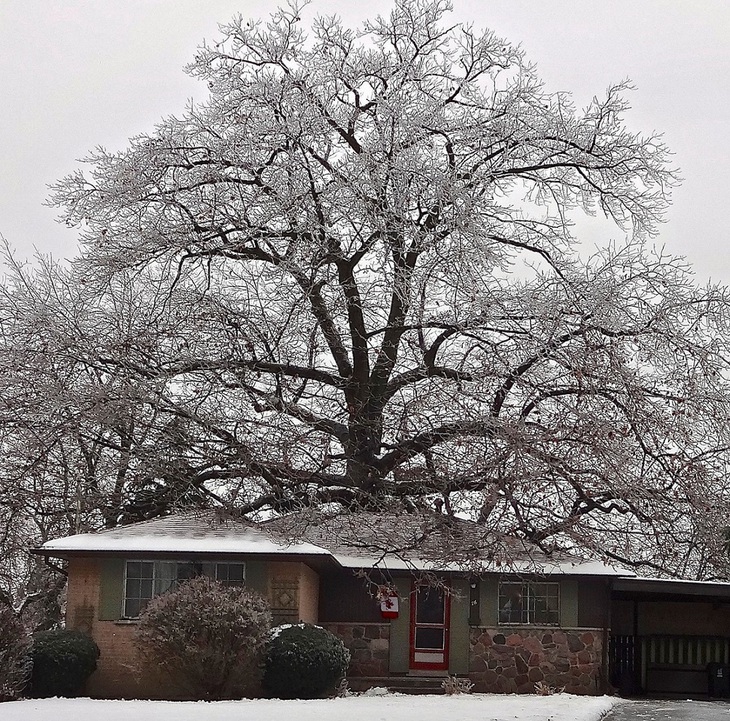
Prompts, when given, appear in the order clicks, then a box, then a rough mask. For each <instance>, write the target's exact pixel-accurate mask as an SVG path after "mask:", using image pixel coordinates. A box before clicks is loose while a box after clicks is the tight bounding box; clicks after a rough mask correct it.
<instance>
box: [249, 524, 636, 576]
mask: <svg viewBox="0 0 730 721" xmlns="http://www.w3.org/2000/svg"><path fill="white" fill-rule="evenodd" d="M263 525H264V526H265V527H272V528H275V529H276V530H277V531H279V532H280V533H284V534H286V535H289V536H294V537H300V538H302V539H303V540H305V541H309V542H310V543H314V544H315V545H317V546H321V547H322V548H327V549H328V550H329V551H330V552H331V553H332V555H333V556H334V558H335V559H336V560H337V562H338V563H339V564H340V565H341V566H343V567H344V568H353V569H358V568H380V569H383V570H385V569H387V570H389V571H400V570H407V571H454V572H478V573H519V574H538V575H551V574H563V575H574V576H578V575H580V576H632V575H634V574H633V572H632V571H627V570H626V569H624V568H617V567H615V566H612V565H609V564H607V563H604V562H603V561H601V560H599V559H590V558H582V557H580V556H579V555H578V554H577V553H576V554H574V555H569V554H566V553H558V552H554V553H550V554H548V553H546V552H545V551H543V550H542V549H541V548H539V547H538V546H537V545H535V544H532V543H529V542H527V541H525V540H524V539H519V538H516V537H514V536H510V535H505V534H502V535H500V534H496V533H494V532H492V531H490V530H487V529H485V528H484V526H481V525H479V524H477V523H474V522H472V521H468V520H465V519H461V518H452V517H449V516H446V515H443V514H440V513H437V512H428V511H424V512H420V513H419V512H414V513H400V514H394V513H367V512H359V513H345V514H340V515H335V516H329V517H327V516H324V517H317V516H316V515H304V514H300V515H299V516H287V517H283V518H280V519H276V520H274V521H271V522H268V523H265V524H263Z"/></svg>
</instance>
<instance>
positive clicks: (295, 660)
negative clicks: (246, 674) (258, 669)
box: [263, 623, 350, 698]
mask: <svg viewBox="0 0 730 721" xmlns="http://www.w3.org/2000/svg"><path fill="white" fill-rule="evenodd" d="M349 663H350V652H349V651H348V650H347V648H346V647H345V644H344V643H343V642H342V640H341V639H340V638H338V637H337V636H335V635H334V634H332V633H330V632H329V631H327V630H326V629H324V628H321V627H319V626H313V625H311V624H308V623H301V624H298V625H296V626H285V627H282V628H280V629H275V633H274V634H273V635H272V638H271V640H270V641H269V642H268V644H267V645H266V655H265V660H264V680H263V686H264V690H265V691H266V692H267V693H268V694H269V695H270V696H274V697H277V698H320V697H322V696H327V695H332V694H334V693H335V691H336V689H337V685H338V684H339V683H340V681H341V680H342V679H343V678H344V676H345V674H346V673H347V666H348V665H349Z"/></svg>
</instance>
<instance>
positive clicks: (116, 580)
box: [99, 558, 125, 621]
mask: <svg viewBox="0 0 730 721" xmlns="http://www.w3.org/2000/svg"><path fill="white" fill-rule="evenodd" d="M99 563H100V564H101V572H100V578H99V583H100V585H101V588H100V591H99V620H100V621H116V620H117V619H119V618H121V617H122V597H123V594H124V563H125V561H124V559H123V558H105V559H104V560H102V561H99Z"/></svg>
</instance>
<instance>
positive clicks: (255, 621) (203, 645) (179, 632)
mask: <svg viewBox="0 0 730 721" xmlns="http://www.w3.org/2000/svg"><path fill="white" fill-rule="evenodd" d="M270 629H271V613H270V612H269V606H268V604H267V602H266V601H265V600H264V599H263V598H261V596H259V595H258V594H257V593H255V592H253V591H251V590H249V589H247V588H244V587H240V586H224V585H222V584H221V583H218V582H217V581H214V580H212V579H210V578H207V577H205V576H200V577H198V578H193V579H191V580H189V581H186V582H185V583H181V584H180V585H179V586H178V587H177V588H174V589H172V590H170V591H168V592H167V593H164V594H162V595H161V596H157V597H155V598H153V599H152V601H150V603H149V604H148V605H147V608H146V609H145V610H144V612H143V613H142V615H141V616H140V619H139V627H138V629H137V635H136V639H135V642H136V646H137V649H138V650H139V653H140V658H141V661H142V668H143V670H145V671H147V672H157V673H161V674H162V675H163V676H165V677H166V681H167V682H168V683H172V684H173V686H177V687H178V688H177V689H176V690H177V692H178V693H179V695H181V696H183V697H186V698H194V699H203V700H217V699H223V698H241V696H244V695H247V694H250V693H252V692H253V691H256V690H258V684H259V679H260V675H261V674H260V662H261V651H262V650H263V647H264V643H265V642H266V639H267V637H268V634H269V631H270Z"/></svg>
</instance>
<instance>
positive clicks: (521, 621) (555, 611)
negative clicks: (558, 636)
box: [497, 578, 562, 627]
mask: <svg viewBox="0 0 730 721" xmlns="http://www.w3.org/2000/svg"><path fill="white" fill-rule="evenodd" d="M560 585H561V584H560V582H559V581H542V580H524V579H508V578H502V579H500V581H499V583H498V585H497V614H498V624H499V625H500V626H545V627H556V626H560V622H561V602H562V599H561V593H560V590H561V589H560ZM508 586H512V587H518V586H519V587H520V591H519V596H520V598H521V599H522V604H521V606H520V608H519V609H517V610H515V609H512V608H507V604H509V603H510V602H511V601H512V599H513V598H514V595H513V594H514V591H511V592H510V593H507V592H506V590H505V587H508ZM540 587H541V589H540V590H541V591H542V592H540V593H537V590H538V588H540ZM551 592H552V593H551ZM551 602H554V604H555V608H551ZM538 603H540V604H544V607H543V608H538V607H537V605H538ZM514 614H519V618H517V619H516V620H514V619H513V616H514ZM538 614H539V615H540V616H541V617H538Z"/></svg>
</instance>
